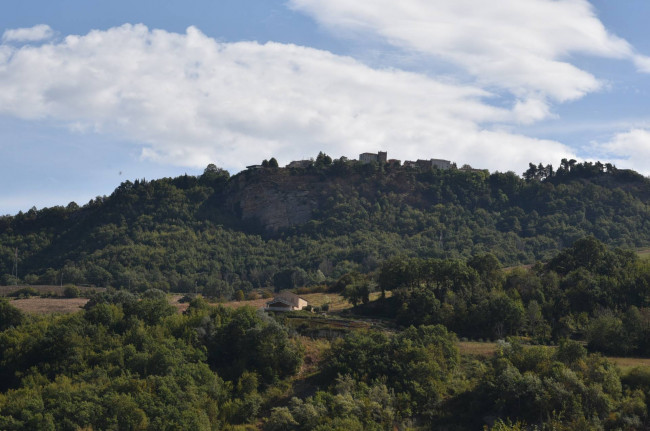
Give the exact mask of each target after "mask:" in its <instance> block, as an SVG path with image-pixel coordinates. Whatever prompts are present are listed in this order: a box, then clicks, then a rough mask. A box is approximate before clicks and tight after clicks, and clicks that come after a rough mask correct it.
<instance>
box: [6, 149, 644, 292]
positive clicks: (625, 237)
mask: <svg viewBox="0 0 650 431" xmlns="http://www.w3.org/2000/svg"><path fill="white" fill-rule="evenodd" d="M330 160H331V159H329V157H327V156H324V155H322V154H321V155H319V158H318V159H317V160H316V162H315V163H313V164H311V165H309V166H307V167H305V168H277V167H264V168H256V169H249V170H246V171H243V172H240V173H239V174H237V175H235V176H232V177H230V176H229V175H228V173H227V172H225V171H223V170H220V169H219V168H217V167H215V166H214V165H210V166H209V167H208V168H206V170H205V172H204V174H203V175H201V176H198V177H194V176H187V175H185V176H181V177H177V178H163V179H159V180H153V181H147V180H136V181H134V182H130V181H126V182H124V183H122V184H121V185H120V186H119V187H118V188H117V189H115V191H114V192H113V193H112V194H111V195H110V196H107V197H106V196H105V197H97V198H96V199H93V200H91V201H90V202H89V203H87V204H86V205H84V206H81V207H80V206H78V205H77V204H75V203H70V204H68V205H67V206H65V207H63V206H58V207H52V208H45V209H42V210H36V209H32V210H30V211H28V212H26V213H19V214H17V215H15V216H4V217H2V218H0V274H4V275H3V276H2V279H1V280H0V281H2V283H3V284H13V283H14V282H15V281H16V280H15V278H14V276H13V275H12V274H14V271H13V268H14V263H15V261H14V258H15V251H16V250H17V252H18V262H17V263H18V270H19V271H18V275H19V277H20V279H21V281H24V282H26V283H28V284H61V281H62V282H63V284H65V283H77V284H89V285H96V286H107V285H111V286H116V287H125V288H131V289H138V290H144V289H146V288H149V287H154V288H160V289H163V290H174V291H203V292H204V293H205V294H208V295H214V296H222V297H230V296H231V295H232V294H233V293H234V292H236V291H238V290H242V291H243V292H244V293H245V292H247V291H250V290H251V289H254V288H257V287H261V286H269V285H275V286H276V287H278V288H286V287H294V286H296V285H309V284H316V283H321V282H324V281H325V280H335V279H337V278H338V277H340V276H342V275H344V274H346V273H349V272H351V271H359V272H362V273H368V272H372V271H374V270H376V269H377V267H378V265H379V264H380V263H381V262H382V261H383V260H385V259H387V258H389V257H391V256H394V255H404V256H407V257H415V256H418V257H421V258H433V257H440V258H467V257H470V256H472V255H475V254H479V253H484V252H491V253H493V254H494V255H495V256H497V258H498V259H499V260H500V261H501V263H502V264H505V265H514V264H520V263H530V262H533V261H535V260H547V259H549V258H550V257H552V256H553V255H554V254H555V253H556V252H557V251H558V250H560V249H562V248H564V247H565V246H568V245H570V244H572V243H573V242H574V241H575V240H577V239H578V238H581V237H584V236H586V235H593V236H594V237H596V238H597V239H599V240H601V241H603V242H604V243H607V244H609V245H613V246H621V247H645V246H649V245H650V224H649V223H648V222H647V220H650V217H649V216H650V209H649V207H648V201H649V199H650V180H648V179H646V178H644V177H643V176H641V175H639V174H638V173H636V172H633V171H628V170H619V169H616V168H615V167H613V166H611V165H603V164H601V163H595V164H592V163H589V162H585V163H575V161H573V160H572V161H566V160H563V161H562V164H561V166H560V167H559V168H558V169H557V170H556V171H554V170H553V168H552V167H551V166H546V167H544V166H542V165H539V166H536V165H533V164H531V165H530V166H529V169H528V170H527V171H526V172H525V173H524V177H523V178H522V177H520V176H518V175H517V174H515V173H513V172H506V173H500V172H495V173H489V172H488V171H483V170H475V169H448V170H439V169H430V170H426V171H424V170H418V169H413V168H407V167H404V166H399V165H397V164H390V163H386V164H384V163H379V164H378V163H367V164H361V163H358V162H353V161H346V160H344V159H340V160H335V161H333V162H331V161H330ZM267 166H268V164H267Z"/></svg>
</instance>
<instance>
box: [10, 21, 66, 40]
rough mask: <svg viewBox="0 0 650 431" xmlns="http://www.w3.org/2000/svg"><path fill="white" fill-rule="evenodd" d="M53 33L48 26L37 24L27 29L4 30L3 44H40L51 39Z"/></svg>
mask: <svg viewBox="0 0 650 431" xmlns="http://www.w3.org/2000/svg"><path fill="white" fill-rule="evenodd" d="M53 35H54V32H53V31H52V29H51V28H50V26H49V25H45V24H39V25H35V26H34V27H29V28H14V29H9V30H5V32H4V33H3V34H2V41H3V42H40V41H43V40H47V39H51V38H52V36H53Z"/></svg>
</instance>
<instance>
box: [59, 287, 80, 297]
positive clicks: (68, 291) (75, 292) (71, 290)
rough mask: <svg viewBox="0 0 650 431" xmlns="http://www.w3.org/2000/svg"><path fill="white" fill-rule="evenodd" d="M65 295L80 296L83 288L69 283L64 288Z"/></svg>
mask: <svg viewBox="0 0 650 431" xmlns="http://www.w3.org/2000/svg"><path fill="white" fill-rule="evenodd" d="M63 296H65V297H66V298H79V297H80V296H81V289H79V288H78V287H77V286H73V285H72V284H69V285H67V286H66V287H65V288H64V289H63Z"/></svg>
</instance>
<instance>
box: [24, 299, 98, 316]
mask: <svg viewBox="0 0 650 431" xmlns="http://www.w3.org/2000/svg"><path fill="white" fill-rule="evenodd" d="M86 302H88V299H86V298H27V299H16V300H15V301H11V305H13V306H14V307H16V308H18V309H19V310H21V311H24V312H25V313H32V314H51V313H74V312H76V311H79V310H80V309H81V307H83V306H84V305H86Z"/></svg>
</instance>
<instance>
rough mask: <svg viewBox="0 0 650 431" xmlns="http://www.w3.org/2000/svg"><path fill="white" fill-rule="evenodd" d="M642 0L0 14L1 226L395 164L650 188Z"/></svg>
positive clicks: (331, 0) (445, 0)
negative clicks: (617, 181) (305, 167)
mask: <svg viewBox="0 0 650 431" xmlns="http://www.w3.org/2000/svg"><path fill="white" fill-rule="evenodd" d="M648 16H650V2H648V1H647V0H625V1H620V0H593V1H591V2H589V1H587V0H493V1H490V2H485V1H483V0H400V1H399V2H396V1H394V0H355V1H349V0H219V1H216V2H215V1H207V0H205V1H204V0H186V1H172V0H155V1H154V0H135V1H134V0H131V1H128V2H127V1H122V0H112V1H110V2H109V1H104V0H97V1H93V2H89V1H81V0H59V1H56V2H53V1H51V0H47V1H45V0H43V1H40V0H39V1H36V0H21V1H20V2H2V5H0V35H1V36H0V181H1V182H2V184H3V187H2V188H1V189H0V214H15V213H17V212H18V211H26V210H28V209H30V208H32V207H36V208H39V209H40V208H43V207H47V206H53V205H67V204H68V203H69V202H71V201H75V202H77V203H78V204H79V205H83V204H84V203H86V202H88V200H90V199H92V198H94V197H96V196H101V195H109V194H110V193H111V192H112V191H113V190H114V189H115V187H117V186H118V185H119V184H120V183H121V182H123V181H126V180H134V179H142V178H146V179H155V178H161V177H173V176H177V175H182V174H185V173H187V174H189V175H200V174H201V173H202V172H203V169H204V168H205V167H206V166H207V165H208V164H209V163H215V164H216V165H217V166H220V167H222V168H224V169H227V170H229V171H230V172H231V173H232V174H234V173H236V172H239V171H240V170H242V169H244V168H245V166H246V165H251V164H259V163H261V161H262V160H263V159H268V158H270V157H275V158H276V159H278V161H279V163H280V165H285V164H288V163H289V162H290V161H292V160H301V159H307V158H310V157H315V156H316V155H317V154H318V152H319V151H323V152H325V153H327V154H329V155H330V156H332V157H334V158H337V157H340V156H346V157H348V158H358V155H359V153H362V152H377V151H382V150H383V151H388V155H389V158H397V159H401V160H414V159H418V158H422V159H429V158H440V159H447V160H451V161H454V162H456V163H457V164H458V165H459V166H460V165H463V164H470V165H471V166H473V167H476V168H483V169H489V170H490V171H501V172H504V171H514V172H516V173H519V174H521V173H522V172H523V171H525V170H526V169H527V167H528V163H529V162H533V163H536V164H537V163H540V162H541V163H544V164H547V163H552V164H554V165H555V166H557V165H558V164H559V162H560V160H561V159H562V158H575V159H577V160H579V161H582V160H601V161H603V162H605V161H606V162H611V163H614V164H615V165H616V166H618V167H619V168H629V169H635V170H637V171H638V172H641V173H643V174H644V175H650V165H648V163H647V162H646V161H647V160H650V111H649V110H648V107H650V103H649V102H648V101H649V100H650V99H649V97H648V96H649V95H650V37H649V36H650V29H649V28H648V26H647V17H648Z"/></svg>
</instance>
